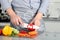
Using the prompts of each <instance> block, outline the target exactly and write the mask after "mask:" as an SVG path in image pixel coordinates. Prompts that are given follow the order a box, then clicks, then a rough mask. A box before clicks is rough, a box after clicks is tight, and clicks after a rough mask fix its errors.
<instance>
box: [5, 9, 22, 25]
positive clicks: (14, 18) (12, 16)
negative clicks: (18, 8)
mask: <svg viewBox="0 0 60 40" xmlns="http://www.w3.org/2000/svg"><path fill="white" fill-rule="evenodd" d="M6 12H7V14H8V15H9V16H10V20H11V22H12V23H13V24H14V25H20V24H21V25H23V21H22V19H21V18H20V17H19V16H17V15H16V13H15V12H14V11H13V9H12V8H8V9H7V10H6Z"/></svg>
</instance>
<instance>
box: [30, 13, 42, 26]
mask: <svg viewBox="0 0 60 40" xmlns="http://www.w3.org/2000/svg"><path fill="white" fill-rule="evenodd" d="M42 16H43V15H42V13H41V12H38V13H37V15H36V16H35V17H34V19H33V20H32V21H31V22H30V24H34V25H36V26H40V20H41V19H42Z"/></svg>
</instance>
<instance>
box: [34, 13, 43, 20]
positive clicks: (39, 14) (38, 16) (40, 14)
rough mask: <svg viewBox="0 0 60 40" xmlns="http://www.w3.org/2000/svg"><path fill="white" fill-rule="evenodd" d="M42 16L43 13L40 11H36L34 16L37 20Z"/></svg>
mask: <svg viewBox="0 0 60 40" xmlns="http://www.w3.org/2000/svg"><path fill="white" fill-rule="evenodd" d="M42 16H43V14H42V13H41V12H38V13H37V15H36V16H35V18H36V19H37V20H41V19H42Z"/></svg>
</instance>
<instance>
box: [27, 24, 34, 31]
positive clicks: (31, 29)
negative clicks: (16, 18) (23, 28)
mask: <svg viewBox="0 0 60 40" xmlns="http://www.w3.org/2000/svg"><path fill="white" fill-rule="evenodd" d="M29 26H31V27H32V28H29ZM27 28H28V30H30V31H34V30H35V29H33V24H29V25H28V26H27Z"/></svg>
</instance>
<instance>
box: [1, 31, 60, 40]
mask: <svg viewBox="0 0 60 40" xmlns="http://www.w3.org/2000/svg"><path fill="white" fill-rule="evenodd" d="M0 40H60V33H54V32H45V33H43V34H41V35H38V36H37V37H35V38H20V37H6V36H0Z"/></svg>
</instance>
